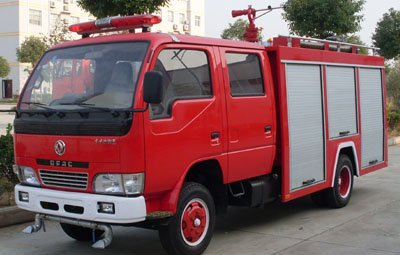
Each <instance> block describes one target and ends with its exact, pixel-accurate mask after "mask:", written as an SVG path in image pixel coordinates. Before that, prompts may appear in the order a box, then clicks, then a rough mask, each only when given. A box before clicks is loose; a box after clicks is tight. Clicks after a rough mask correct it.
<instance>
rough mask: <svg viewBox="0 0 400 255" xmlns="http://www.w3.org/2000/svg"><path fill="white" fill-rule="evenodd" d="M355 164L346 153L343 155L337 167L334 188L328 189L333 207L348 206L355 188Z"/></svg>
mask: <svg viewBox="0 0 400 255" xmlns="http://www.w3.org/2000/svg"><path fill="white" fill-rule="evenodd" d="M353 175H354V170H353V164H352V163H351V160H350V159H349V157H348V156H346V155H341V156H340V157H339V160H338V164H337V167H336V175H335V181H334V185H333V187H332V188H330V189H328V190H327V194H326V195H327V200H328V204H329V206H330V207H332V208H342V207H344V206H346V205H347V204H348V203H349V201H350V197H351V193H352V190H353V179H354V178H353Z"/></svg>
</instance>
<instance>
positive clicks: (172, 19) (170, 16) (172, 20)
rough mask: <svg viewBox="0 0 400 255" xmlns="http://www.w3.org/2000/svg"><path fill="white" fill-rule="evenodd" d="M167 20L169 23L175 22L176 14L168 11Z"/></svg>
mask: <svg viewBox="0 0 400 255" xmlns="http://www.w3.org/2000/svg"><path fill="white" fill-rule="evenodd" d="M167 20H168V21H169V22H174V12H173V11H168V16H167Z"/></svg>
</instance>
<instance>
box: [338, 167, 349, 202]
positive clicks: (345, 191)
mask: <svg viewBox="0 0 400 255" xmlns="http://www.w3.org/2000/svg"><path fill="white" fill-rule="evenodd" d="M350 174H351V173H350V169H349V168H348V167H346V166H345V167H343V168H342V170H341V171H340V175H339V180H338V185H339V194H340V196H341V197H342V198H345V197H347V196H348V195H349V192H350V187H351V175H350Z"/></svg>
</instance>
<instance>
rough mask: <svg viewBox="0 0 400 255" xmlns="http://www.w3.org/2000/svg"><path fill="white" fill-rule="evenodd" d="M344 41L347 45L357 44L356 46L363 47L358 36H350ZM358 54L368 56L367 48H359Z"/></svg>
mask: <svg viewBox="0 0 400 255" xmlns="http://www.w3.org/2000/svg"><path fill="white" fill-rule="evenodd" d="M345 41H346V42H347V43H352V44H357V45H365V43H364V42H363V41H362V40H361V38H360V36H358V35H351V36H348V37H346V38H345ZM358 53H360V54H366V55H367V54H368V49H367V48H360V49H359V52H358Z"/></svg>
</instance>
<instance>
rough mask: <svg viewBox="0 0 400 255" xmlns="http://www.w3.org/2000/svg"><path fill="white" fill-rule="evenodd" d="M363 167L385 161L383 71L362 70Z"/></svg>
mask: <svg viewBox="0 0 400 255" xmlns="http://www.w3.org/2000/svg"><path fill="white" fill-rule="evenodd" d="M360 104H361V109H360V110H361V136H362V137H361V165H362V167H363V168H365V167H367V166H369V165H371V164H374V163H377V162H382V161H383V142H384V141H383V139H384V133H383V131H384V130H383V129H384V126H383V96H382V74H381V69H372V68H360Z"/></svg>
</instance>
